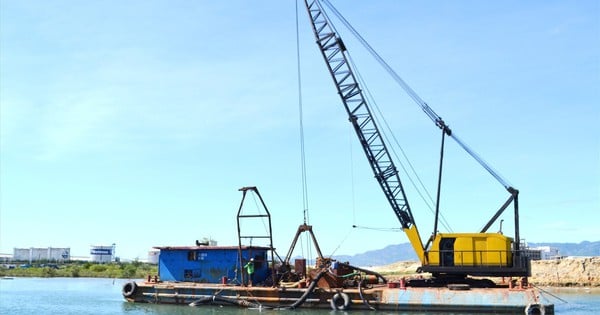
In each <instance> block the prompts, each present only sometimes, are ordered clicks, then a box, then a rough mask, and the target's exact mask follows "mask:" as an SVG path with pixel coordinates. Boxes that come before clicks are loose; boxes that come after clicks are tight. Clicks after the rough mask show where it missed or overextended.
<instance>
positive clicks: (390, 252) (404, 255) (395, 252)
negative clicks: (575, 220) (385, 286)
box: [333, 241, 600, 266]
mask: <svg viewBox="0 0 600 315" xmlns="http://www.w3.org/2000/svg"><path fill="white" fill-rule="evenodd" d="M527 245H528V247H530V248H536V247H540V246H549V247H551V248H555V249H558V254H559V255H561V256H600V241H596V242H588V241H584V242H580V243H528V244H527ZM333 258H334V259H336V260H338V261H342V262H346V261H347V262H350V263H351V264H352V265H354V266H382V265H387V264H391V263H395V262H397V261H403V260H414V261H417V260H418V258H417V255H416V254H415V252H414V250H413V248H412V246H411V245H410V243H402V244H397V245H388V246H386V247H384V248H382V249H377V250H370V251H367V252H364V253H360V254H356V255H352V256H350V255H336V256H333Z"/></svg>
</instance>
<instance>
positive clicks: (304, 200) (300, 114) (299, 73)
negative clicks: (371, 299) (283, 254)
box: [296, 0, 312, 261]
mask: <svg viewBox="0 0 600 315" xmlns="http://www.w3.org/2000/svg"><path fill="white" fill-rule="evenodd" d="M298 6H299V4H298V0H296V66H297V80H298V123H299V126H300V164H301V167H300V168H301V173H302V214H303V219H304V220H303V222H304V225H307V224H309V215H308V185H307V179H306V155H305V150H304V121H303V116H304V114H303V109H302V105H303V103H302V71H301V69H302V67H301V63H300V24H299V23H300V22H299V12H298ZM304 241H305V242H306V252H305V251H304V246H303V245H302V241H300V246H301V251H302V253H303V256H304V257H307V258H308V260H309V261H310V260H312V255H311V253H312V250H311V246H312V244H311V242H310V239H309V236H306V237H305V238H304Z"/></svg>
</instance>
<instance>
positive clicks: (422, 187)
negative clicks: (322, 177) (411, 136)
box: [323, 0, 452, 231]
mask: <svg viewBox="0 0 600 315" xmlns="http://www.w3.org/2000/svg"><path fill="white" fill-rule="evenodd" d="M323 2H324V3H325V4H326V5H327V6H328V7H329V9H330V10H331V11H332V12H333V13H334V14H335V15H336V16H337V18H338V19H339V20H341V21H342V22H343V24H344V25H345V26H346V27H347V28H348V29H349V30H351V31H352V32H353V34H354V36H356V37H357V38H359V39H362V37H360V35H359V34H358V32H357V31H356V30H355V29H354V28H353V27H352V26H351V25H350V23H349V22H348V21H347V20H346V19H345V18H344V17H343V16H342V15H341V13H339V11H337V10H336V9H335V8H334V7H333V5H332V4H331V3H329V1H327V0H323ZM323 14H326V13H325V12H323ZM327 19H328V20H329V18H327ZM329 26H330V27H331V28H332V29H333V31H334V32H335V33H337V34H339V32H338V31H337V29H336V28H335V26H334V24H333V23H329ZM362 41H363V42H364V43H365V44H366V46H368V43H366V41H365V40H364V39H362ZM368 47H369V48H370V46H368ZM371 50H373V49H372V48H371ZM373 53H375V54H377V53H376V52H374V50H373ZM346 56H347V57H348V61H349V63H350V66H351V67H352V69H353V70H354V72H355V74H356V77H357V79H358V81H359V82H360V84H361V87H362V90H363V91H365V92H366V96H367V97H368V98H369V103H370V104H372V105H373V106H374V107H375V109H376V112H377V113H378V114H379V115H374V119H375V120H376V121H377V124H378V125H382V124H381V123H380V120H383V125H384V126H385V127H386V129H387V130H388V133H389V134H391V137H392V138H393V140H394V143H395V144H396V146H397V147H398V148H399V149H400V152H401V153H402V156H403V157H404V160H405V161H406V163H407V164H408V167H409V168H410V170H411V172H409V171H408V170H407V167H406V166H405V165H404V163H402V160H401V159H400V158H399V155H398V154H397V152H396V151H395V150H394V148H393V147H391V150H392V153H393V154H394V156H395V157H396V160H397V161H398V163H399V164H400V167H401V168H402V170H403V171H404V174H406V176H407V178H408V180H409V181H410V182H411V184H412V186H413V187H414V189H415V190H416V192H417V194H418V195H419V196H420V197H421V199H422V200H423V202H424V203H425V205H426V206H427V208H428V209H429V211H430V212H431V213H432V214H435V210H434V208H433V205H434V204H435V201H433V198H432V197H431V194H430V193H429V191H428V189H427V188H426V187H425V185H424V184H423V181H422V180H421V178H420V177H419V175H418V173H417V172H416V170H415V169H414V167H413V165H412V163H411V162H410V160H409V158H408V156H407V155H406V152H405V151H404V149H403V148H402V146H401V145H400V143H399V142H398V139H397V138H396V137H395V135H394V133H393V132H392V131H391V128H390V126H389V124H388V123H387V121H386V120H385V117H384V116H383V114H382V113H381V110H380V108H379V106H377V102H375V99H374V97H373V95H372V94H371V93H370V91H369V89H368V87H367V84H366V83H365V81H364V80H363V79H362V76H361V75H360V72H359V71H358V68H357V67H356V65H355V63H354V60H353V59H352V57H351V56H350V54H349V53H348V52H347V51H346ZM377 57H379V55H377ZM379 59H381V62H383V63H384V64H385V61H383V59H382V58H381V57H379ZM388 67H389V66H388ZM415 95H416V93H415ZM417 97H418V96H417ZM388 133H383V136H384V138H385V139H386V142H387V143H392V142H391V141H390V140H389V138H388V135H387V134H388ZM411 173H412V174H413V176H414V177H416V180H417V181H418V183H419V185H417V183H415V180H413V177H412V176H411V175H410V174H411ZM419 186H420V188H419ZM421 190H423V191H425V194H426V195H427V197H428V198H429V200H427V198H426V197H425V196H424V195H423V193H422V191H421ZM440 217H441V223H442V225H443V226H444V227H445V228H446V229H447V230H448V231H452V228H451V227H450V225H449V224H448V221H447V220H446V218H445V217H444V216H443V215H440ZM355 227H359V226H356V225H355ZM361 228H362V227H361ZM364 228H366V227H364ZM369 229H377V230H383V229H378V228H369ZM388 230H394V229H393V228H392V229H388Z"/></svg>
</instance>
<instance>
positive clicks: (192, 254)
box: [188, 250, 197, 261]
mask: <svg viewBox="0 0 600 315" xmlns="http://www.w3.org/2000/svg"><path fill="white" fill-rule="evenodd" d="M196 258H197V256H196V251H193V250H191V251H189V252H188V260H189V261H193V260H196Z"/></svg>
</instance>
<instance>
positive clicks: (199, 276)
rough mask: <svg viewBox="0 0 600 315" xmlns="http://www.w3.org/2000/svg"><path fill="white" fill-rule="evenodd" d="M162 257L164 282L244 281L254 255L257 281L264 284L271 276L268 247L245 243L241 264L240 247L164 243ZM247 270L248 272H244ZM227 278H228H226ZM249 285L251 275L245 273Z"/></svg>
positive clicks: (159, 264)
mask: <svg viewBox="0 0 600 315" xmlns="http://www.w3.org/2000/svg"><path fill="white" fill-rule="evenodd" d="M154 248H156V249H159V250H160V254H159V256H158V276H159V277H160V279H161V280H162V281H188V282H202V283H222V281H223V280H224V279H226V280H227V282H229V283H236V284H242V274H241V272H242V271H243V270H244V268H243V267H244V265H245V264H246V263H247V262H248V261H250V259H251V258H254V277H253V279H252V282H253V283H254V284H259V283H263V282H264V281H265V280H266V279H267V277H268V276H269V275H270V270H269V266H268V265H269V264H268V261H267V251H268V250H269V248H268V247H258V246H242V247H241V254H242V264H243V265H242V266H240V259H239V254H240V250H239V247H238V246H164V247H154ZM244 272H245V271H244ZM224 277H226V278H224ZM244 280H245V281H244V283H243V284H247V281H248V276H247V275H244Z"/></svg>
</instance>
